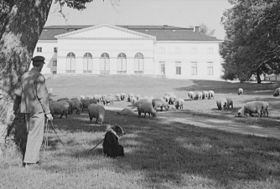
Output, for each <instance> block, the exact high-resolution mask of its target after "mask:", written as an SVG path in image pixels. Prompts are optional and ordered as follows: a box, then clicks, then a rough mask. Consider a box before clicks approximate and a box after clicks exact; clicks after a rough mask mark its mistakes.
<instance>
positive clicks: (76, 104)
mask: <svg viewBox="0 0 280 189" xmlns="http://www.w3.org/2000/svg"><path fill="white" fill-rule="evenodd" d="M70 102H71V105H72V111H74V110H75V111H76V114H80V112H81V111H82V103H81V101H80V100H79V99H78V98H71V99H70Z"/></svg>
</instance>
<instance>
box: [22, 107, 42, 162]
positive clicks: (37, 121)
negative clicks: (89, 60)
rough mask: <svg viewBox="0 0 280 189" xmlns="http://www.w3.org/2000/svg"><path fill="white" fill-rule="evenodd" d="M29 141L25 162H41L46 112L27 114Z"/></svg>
mask: <svg viewBox="0 0 280 189" xmlns="http://www.w3.org/2000/svg"><path fill="white" fill-rule="evenodd" d="M25 117H26V127H27V143H26V150H25V155H24V159H23V163H37V162H39V160H40V158H39V154H40V148H41V145H42V142H43V138H44V126H45V114H44V113H43V112H42V113H37V114H33V115H30V114H26V116H25Z"/></svg>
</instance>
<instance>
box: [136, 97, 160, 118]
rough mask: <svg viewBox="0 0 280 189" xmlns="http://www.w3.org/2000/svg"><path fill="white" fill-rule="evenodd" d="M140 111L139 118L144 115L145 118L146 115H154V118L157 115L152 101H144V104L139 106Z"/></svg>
mask: <svg viewBox="0 0 280 189" xmlns="http://www.w3.org/2000/svg"><path fill="white" fill-rule="evenodd" d="M137 111H138V117H141V114H142V113H144V117H146V113H148V114H149V117H150V116H151V115H152V116H153V117H156V115H157V113H156V111H155V109H154V108H153V105H152V103H151V102H150V101H143V102H142V103H139V104H138V107H137Z"/></svg>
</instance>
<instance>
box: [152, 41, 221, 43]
mask: <svg viewBox="0 0 280 189" xmlns="http://www.w3.org/2000/svg"><path fill="white" fill-rule="evenodd" d="M178 42H179V43H186V42H189V43H222V42H223V40H216V41H207V40H205V41H197V40H185V41H184V40H172V41H170V40H157V43H178Z"/></svg>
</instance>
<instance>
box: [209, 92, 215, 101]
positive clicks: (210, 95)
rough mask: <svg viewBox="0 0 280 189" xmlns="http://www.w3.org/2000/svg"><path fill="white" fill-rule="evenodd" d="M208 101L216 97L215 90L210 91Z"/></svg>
mask: <svg viewBox="0 0 280 189" xmlns="http://www.w3.org/2000/svg"><path fill="white" fill-rule="evenodd" d="M208 95H209V96H208V99H212V98H214V96H215V92H214V91H213V90H210V91H208Z"/></svg>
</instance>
